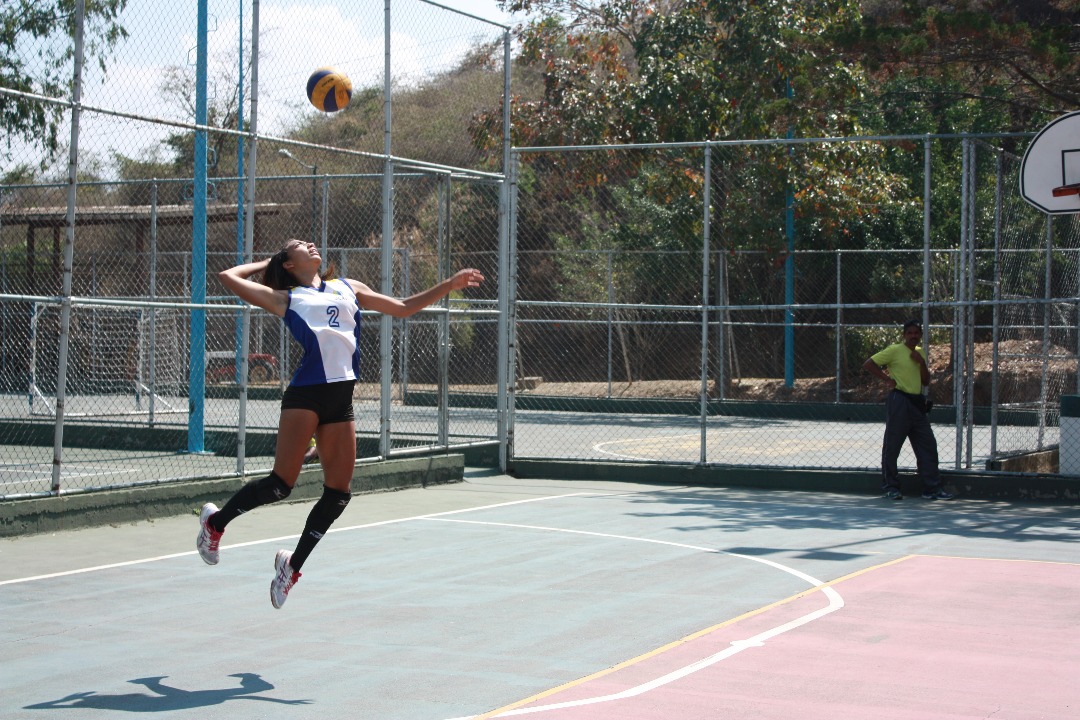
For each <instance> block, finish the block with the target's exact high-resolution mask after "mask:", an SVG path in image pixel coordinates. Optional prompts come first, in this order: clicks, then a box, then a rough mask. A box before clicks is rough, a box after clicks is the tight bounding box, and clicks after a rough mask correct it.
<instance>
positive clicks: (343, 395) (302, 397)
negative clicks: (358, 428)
mask: <svg viewBox="0 0 1080 720" xmlns="http://www.w3.org/2000/svg"><path fill="white" fill-rule="evenodd" d="M355 385H356V381H355V380H344V381H342V382H334V383H324V384H322V385H299V386H297V385H290V386H289V387H287V388H285V393H284V394H283V395H282V396H281V409H282V410H311V411H312V412H314V413H315V414H316V415H318V416H319V424H320V425H330V424H331V423H339V422H349V421H350V420H353V419H354V416H353V404H352V400H353V387H354V386H355Z"/></svg>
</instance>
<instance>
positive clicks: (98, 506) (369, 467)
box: [0, 455, 465, 537]
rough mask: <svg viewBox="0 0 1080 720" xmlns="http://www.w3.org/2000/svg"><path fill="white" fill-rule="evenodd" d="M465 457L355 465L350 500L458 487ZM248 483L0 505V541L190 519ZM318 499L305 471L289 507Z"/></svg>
mask: <svg viewBox="0 0 1080 720" xmlns="http://www.w3.org/2000/svg"><path fill="white" fill-rule="evenodd" d="M464 477H465V460H464V456H463V455H430V456H423V457H415V458H406V459H401V460H384V461H380V462H370V463H359V464H357V466H356V469H355V470H354V471H353V483H352V490H353V493H354V494H361V493H371V492H382V491H387V490H400V489H404V488H412V487H426V486H428V485H437V484H445V483H453V482H461V481H462V480H463V479H464ZM251 479H253V478H252V477H239V476H236V477H228V478H217V479H211V480H195V481H190V482H168V483H157V484H153V485H139V486H134V487H130V488H119V489H114V490H100V491H94V492H80V493H70V494H64V495H60V496H59V497H45V498H31V499H27V500H9V501H4V502H0V537H14V536H19V535H27V534H32V533H44V532H55V531H57V530H74V529H77V528H83V527H93V526H98V525H109V524H113V523H126V522H137V521H140V520H150V519H153V518H159V517H170V516H176V515H185V514H189V513H191V514H194V513H197V512H198V511H199V508H201V507H202V505H203V503H207V502H213V503H217V504H218V505H221V504H223V503H224V502H225V501H226V500H228V499H229V498H230V497H231V496H232V494H233V493H234V492H236V490H237V489H239V488H240V486H242V485H243V484H244V483H245V482H247V481H248V480H251ZM321 494H322V470H321V468H319V466H318V465H312V466H309V467H307V468H305V469H304V470H303V471H301V473H300V478H299V479H298V480H297V481H296V487H295V488H294V489H293V492H292V494H291V495H289V500H288V502H297V501H306V500H314V499H315V498H317V497H319V496H320V495H321Z"/></svg>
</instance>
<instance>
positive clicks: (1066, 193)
mask: <svg viewBox="0 0 1080 720" xmlns="http://www.w3.org/2000/svg"><path fill="white" fill-rule="evenodd" d="M1020 195H1021V197H1023V198H1024V199H1025V200H1027V201H1028V202H1029V203H1031V204H1032V205H1034V206H1035V207H1037V208H1039V209H1040V210H1042V211H1043V212H1045V213H1049V214H1053V215H1059V214H1066V213H1080V111H1077V112H1071V113H1066V114H1065V115H1062V116H1061V117H1059V118H1057V119H1056V120H1053V121H1051V122H1050V123H1049V124H1048V125H1047V126H1046V127H1044V128H1043V129H1042V130H1040V131H1039V134H1038V135H1036V136H1035V137H1034V139H1032V141H1031V144H1030V145H1028V148H1027V151H1026V152H1025V153H1024V160H1023V162H1022V163H1021V165H1020Z"/></svg>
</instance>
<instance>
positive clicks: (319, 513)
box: [307, 486, 352, 535]
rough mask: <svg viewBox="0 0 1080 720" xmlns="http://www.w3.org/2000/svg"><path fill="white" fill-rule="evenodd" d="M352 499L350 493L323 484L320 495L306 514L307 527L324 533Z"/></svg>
mask: <svg viewBox="0 0 1080 720" xmlns="http://www.w3.org/2000/svg"><path fill="white" fill-rule="evenodd" d="M351 499H352V493H347V492H341V491H340V490H333V489H331V488H328V487H326V486H323V494H322V497H321V498H319V501H318V502H316V503H315V506H314V507H313V508H311V513H310V514H309V515H308V522H307V529H309V530H314V531H315V532H317V533H319V534H320V535H322V534H324V533H326V531H327V530H329V529H330V526H331V525H333V524H334V521H335V520H337V519H338V518H339V517H341V513H343V512H345V508H346V507H347V506H348V504H349V500H351Z"/></svg>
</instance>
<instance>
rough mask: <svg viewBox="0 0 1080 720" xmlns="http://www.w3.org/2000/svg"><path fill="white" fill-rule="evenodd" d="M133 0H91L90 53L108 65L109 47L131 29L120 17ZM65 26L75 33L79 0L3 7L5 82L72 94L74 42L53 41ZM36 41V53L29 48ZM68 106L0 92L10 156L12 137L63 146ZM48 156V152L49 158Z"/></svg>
mask: <svg viewBox="0 0 1080 720" xmlns="http://www.w3.org/2000/svg"><path fill="white" fill-rule="evenodd" d="M126 5H127V0H87V2H86V10H85V22H84V31H83V38H84V39H83V42H84V48H85V56H86V57H87V58H97V61H98V63H99V64H100V65H101V67H102V68H103V69H104V67H105V60H106V58H107V57H108V55H109V52H110V51H111V50H112V48H113V47H114V46H115V45H116V44H117V42H119V41H120V40H122V39H124V38H126V37H127V31H126V30H125V29H124V28H123V26H122V25H121V24H120V22H119V16H120V13H121V12H122V11H123V10H124V8H125V6H126ZM58 29H59V31H60V32H61V33H62V34H64V35H65V36H66V37H67V38H72V37H74V34H75V0H12V1H11V2H5V3H4V5H3V7H2V8H0V85H3V87H5V88H9V89H12V90H18V91H21V92H26V93H34V94H38V95H45V96H49V97H62V96H66V95H67V94H68V93H69V92H70V90H69V88H70V82H71V70H70V67H71V63H70V61H71V59H72V57H73V56H74V46H73V44H72V43H71V42H60V43H55V42H50V41H51V40H54V39H55V36H56V34H57V32H58ZM28 38H29V39H32V40H33V41H34V50H35V51H36V54H35V55H32V56H31V55H30V54H28V53H26V52H25V44H26V43H27V40H28ZM64 111H65V108H63V107H62V106H59V105H48V104H45V103H41V102H36V101H32V100H27V99H24V98H21V97H13V96H10V95H0V122H2V123H3V126H4V128H5V130H7V136H8V140H7V144H6V147H5V148H4V149H3V150H0V152H2V153H3V156H4V157H5V158H9V157H10V149H11V141H12V140H13V139H16V138H20V139H22V140H25V141H30V142H38V143H41V145H42V147H44V149H45V150H46V151H47V154H51V153H55V152H56V151H57V149H58V148H59V147H60V142H59V139H58V137H57V134H58V131H59V122H60V117H61V116H62V113H63V112H64ZM47 159H48V158H46V161H47Z"/></svg>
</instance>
